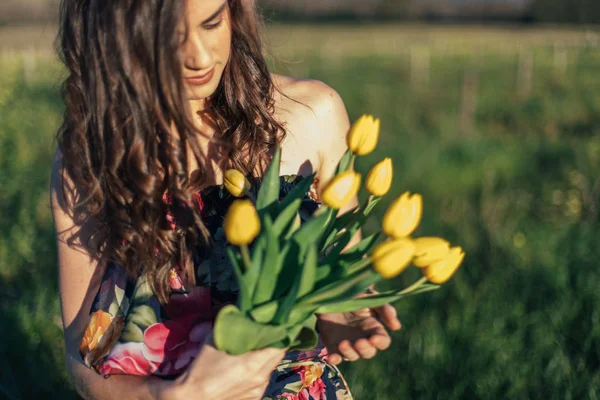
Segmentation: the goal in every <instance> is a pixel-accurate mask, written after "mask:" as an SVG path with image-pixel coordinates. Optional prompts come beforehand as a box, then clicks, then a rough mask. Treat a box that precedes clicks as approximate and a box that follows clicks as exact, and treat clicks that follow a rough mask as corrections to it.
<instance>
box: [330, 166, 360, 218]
mask: <svg viewBox="0 0 600 400" xmlns="http://www.w3.org/2000/svg"><path fill="white" fill-rule="evenodd" d="M360 179H361V177H360V174H358V173H356V172H354V171H346V172H342V173H341V174H339V175H337V176H335V177H334V178H333V179H332V180H331V181H330V182H329V183H328V184H327V185H326V186H325V188H324V189H323V193H322V195H321V197H322V200H323V204H325V205H326V206H327V207H331V208H333V209H336V210H338V209H340V208H342V207H344V206H345V205H346V204H348V203H349V202H350V200H352V198H353V197H354V196H356V194H357V193H358V189H359V188H360Z"/></svg>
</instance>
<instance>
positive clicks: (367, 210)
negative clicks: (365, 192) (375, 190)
mask: <svg viewBox="0 0 600 400" xmlns="http://www.w3.org/2000/svg"><path fill="white" fill-rule="evenodd" d="M382 198H383V197H375V198H374V199H372V200H371V201H370V202H369V204H367V206H366V207H365V209H364V210H362V213H363V216H365V217H368V216H369V214H371V212H373V210H374V209H375V207H376V206H377V204H379V202H380V201H381V199H382Z"/></svg>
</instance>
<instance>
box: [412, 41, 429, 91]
mask: <svg viewBox="0 0 600 400" xmlns="http://www.w3.org/2000/svg"><path fill="white" fill-rule="evenodd" d="M430 69H431V55H430V52H429V49H427V48H422V47H421V48H417V47H415V46H413V47H411V48H410V82H411V84H412V86H413V87H418V86H423V85H427V84H428V83H429V72H430Z"/></svg>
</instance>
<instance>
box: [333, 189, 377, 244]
mask: <svg viewBox="0 0 600 400" xmlns="http://www.w3.org/2000/svg"><path fill="white" fill-rule="evenodd" d="M374 199H375V196H373V195H370V196H369V198H367V199H366V200H365V202H364V204H363V205H362V207H359V208H358V209H357V210H355V211H354V215H352V218H350V221H348V222H347V223H346V225H344V226H343V227H342V228H341V229H340V230H339V231H338V233H336V235H335V236H334V238H333V240H332V241H331V243H329V244H328V245H327V246H326V247H331V246H332V245H334V244H335V243H336V242H337V241H338V240H339V239H340V238H341V237H342V236H343V235H344V233H346V231H347V230H348V229H349V228H351V227H352V225H353V224H354V223H355V222H356V220H357V219H358V218H359V217H360V215H361V213H362V211H363V210H365V209H366V208H367V207H368V206H369V204H370V203H371V202H372V201H373V200H374Z"/></svg>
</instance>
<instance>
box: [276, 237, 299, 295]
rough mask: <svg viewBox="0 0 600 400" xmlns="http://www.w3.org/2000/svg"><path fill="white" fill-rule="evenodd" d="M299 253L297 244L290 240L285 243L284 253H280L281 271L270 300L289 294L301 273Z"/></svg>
mask: <svg viewBox="0 0 600 400" xmlns="http://www.w3.org/2000/svg"><path fill="white" fill-rule="evenodd" d="M300 251H301V249H300V245H299V243H298V242H296V241H294V240H292V241H288V242H287V243H286V248H285V251H282V252H281V257H282V259H281V270H280V271H279V276H278V277H277V284H276V285H275V290H274V291H273V296H272V299H279V298H280V297H282V296H283V295H284V294H286V293H287V292H289V290H290V288H291V287H292V285H293V283H294V281H295V280H296V279H297V275H298V272H299V271H301V266H302V264H303V262H302V257H301V255H300Z"/></svg>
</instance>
